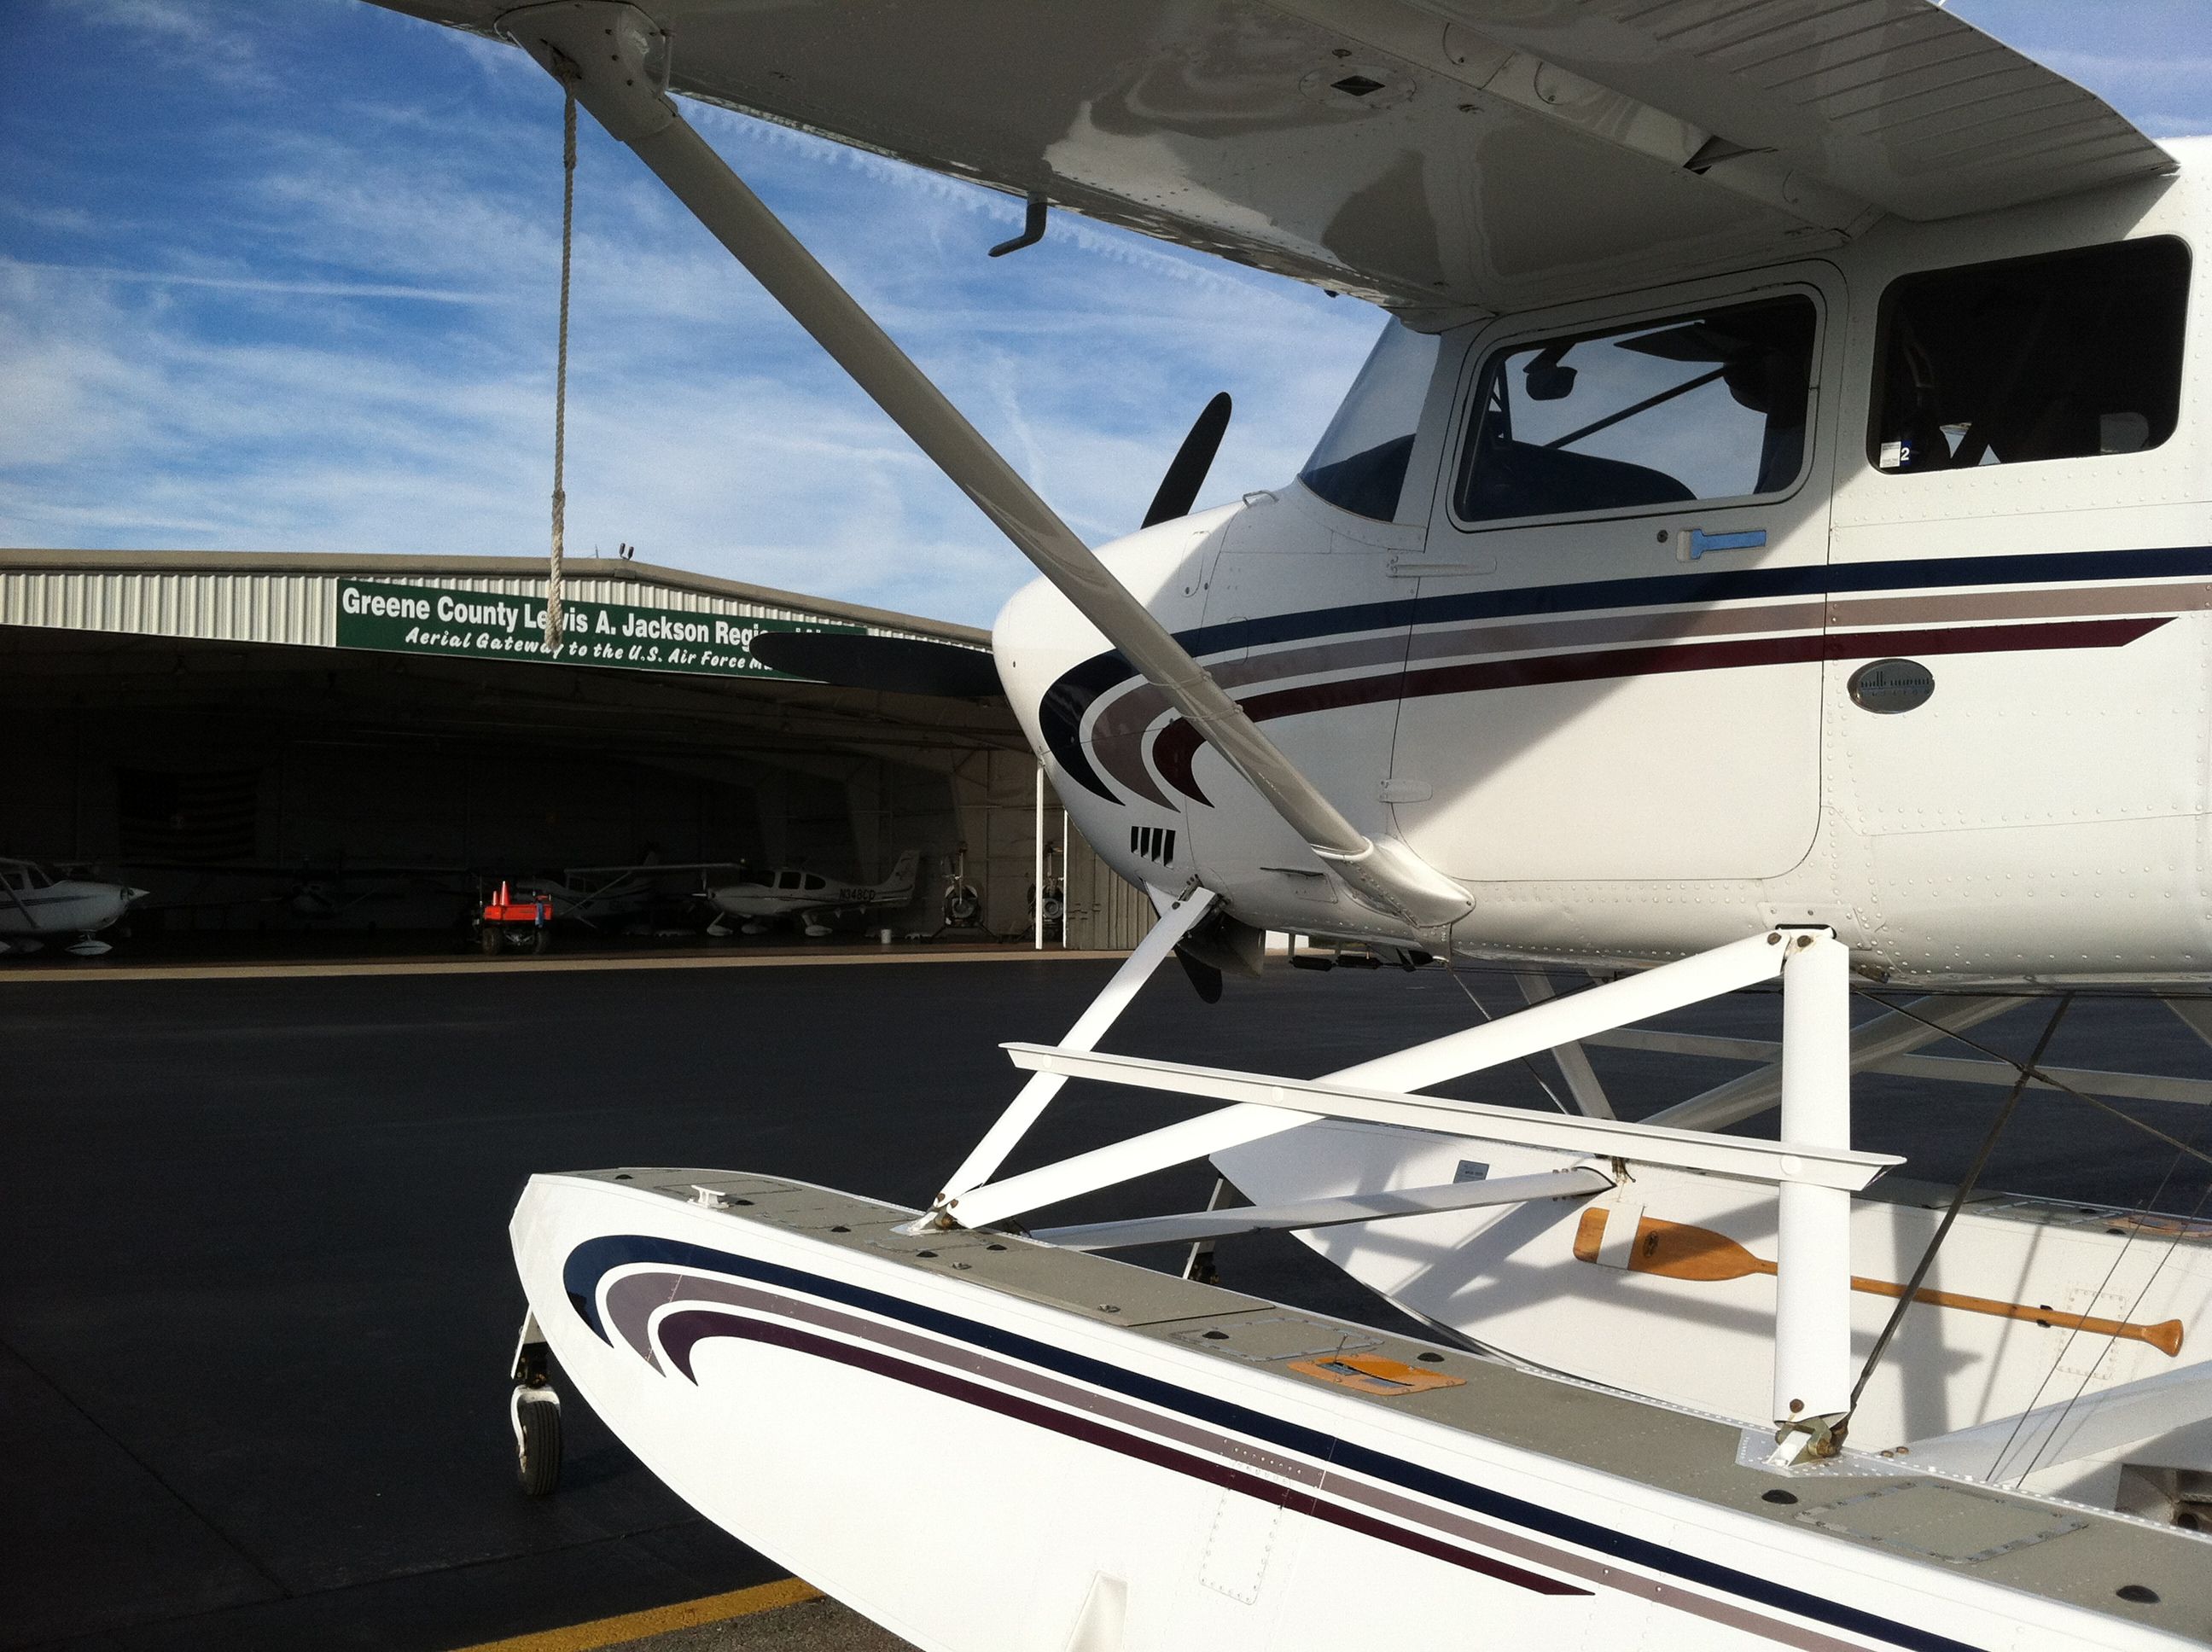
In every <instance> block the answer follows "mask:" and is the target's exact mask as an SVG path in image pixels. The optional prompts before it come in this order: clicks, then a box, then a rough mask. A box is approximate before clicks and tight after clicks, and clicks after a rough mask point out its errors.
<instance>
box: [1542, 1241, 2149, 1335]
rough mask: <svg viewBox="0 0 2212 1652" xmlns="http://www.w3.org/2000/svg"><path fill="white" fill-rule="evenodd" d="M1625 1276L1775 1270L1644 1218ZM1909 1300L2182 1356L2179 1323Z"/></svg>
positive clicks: (1583, 1252)
mask: <svg viewBox="0 0 2212 1652" xmlns="http://www.w3.org/2000/svg"><path fill="white" fill-rule="evenodd" d="M1608 1214H1609V1212H1607V1211H1605V1210H1602V1209H1592V1210H1588V1211H1584V1212H1583V1217H1582V1220H1581V1222H1580V1223H1579V1224H1577V1230H1576V1233H1575V1255H1576V1256H1577V1258H1578V1259H1580V1260H1583V1261H1585V1262H1595V1261H1596V1260H1598V1257H1599V1252H1600V1248H1601V1246H1602V1245H1603V1243H1604V1241H1605V1228H1606V1218H1607V1216H1608ZM1670 1240H1671V1241H1673V1242H1674V1247H1675V1252H1674V1254H1671V1255H1670V1254H1667V1251H1666V1249H1665V1247H1666V1246H1667V1244H1668V1241H1670ZM1628 1271H1629V1272H1632V1273H1654V1274H1656V1275H1658V1276H1659V1277H1660V1278H1665V1279H1686V1280H1690V1281H1692V1282H1694V1283H1697V1284H1700V1285H1711V1284H1717V1283H1719V1282H1722V1281H1723V1280H1728V1279H1740V1278H1744V1277H1745V1276H1746V1275H1747V1274H1752V1273H1765V1274H1769V1275H1771V1274H1772V1273H1774V1272H1775V1271H1776V1270H1775V1266H1774V1264H1773V1263H1771V1262H1770V1261H1768V1260H1766V1259H1765V1257H1764V1256H1760V1255H1757V1254H1754V1253H1753V1252H1752V1251H1749V1250H1747V1249H1746V1248H1744V1247H1743V1246H1741V1245H1739V1244H1738V1243H1736V1242H1735V1240H1733V1239H1731V1238H1729V1236H1727V1235H1725V1234H1721V1233H1715V1232H1714V1231H1713V1230H1711V1229H1710V1228H1699V1227H1692V1226H1691V1225H1690V1224H1687V1223H1686V1222H1667V1221H1662V1220H1661V1219H1659V1218H1656V1217H1650V1216H1646V1217H1643V1218H1639V1219H1638V1222H1637V1224H1636V1239H1635V1242H1633V1243H1632V1244H1631V1245H1630V1246H1629V1248H1628ZM1851 1289H1852V1290H1854V1291H1865V1292H1866V1293H1867V1294H1868V1295H1869V1296H1870V1297H1891V1298H1893V1299H1894V1298H1896V1297H1902V1296H1903V1295H1904V1294H1905V1287H1904V1286H1903V1285H1893V1284H1892V1283H1891V1282H1890V1281H1889V1280H1887V1279H1866V1278H1858V1277H1857V1276H1856V1275H1854V1276H1853V1278H1852V1279H1851ZM1912 1300H1913V1301H1915V1302H1919V1303H1927V1304H1928V1305H1929V1307H1930V1308H1950V1309H1958V1310H1959V1311H1960V1312H1962V1313H1967V1314H1989V1315H1994V1316H1996V1318H1998V1319H2008V1320H2026V1321H2029V1322H2030V1323H2032V1324H2035V1325H2046V1326H2053V1327H2057V1328H2058V1329H2060V1330H2066V1331H2085V1332H2087V1333H2088V1334H2090V1335H2091V1336H2098V1337H2121V1338H2124V1339H2127V1340H2128V1341H2130V1342H2147V1343H2148V1344H2149V1345H2151V1346H2152V1347H2154V1348H2155V1349H2157V1350H2158V1351H2160V1353H2162V1354H2164V1355H2166V1357H2167V1358H2169V1359H2171V1358H2172V1357H2175V1356H2176V1355H2178V1354H2179V1353H2180V1351H2181V1334H2182V1327H2181V1321H2179V1320H2164V1321H2160V1323H2158V1324H2156V1325H2135V1324H2131V1323H2130V1322H2129V1321H2125V1320H2107V1319H2099V1318H2097V1317H2096V1316H2095V1315H2091V1314H2066V1313H2061V1312H2059V1311H2058V1310H2057V1309H2051V1308H2039V1307H2030V1306H2029V1305H2028V1304H2027V1303H2017V1302H1998V1301H1996V1300H1993V1299H1992V1298H1990V1297H1966V1296H1960V1294H1959V1293H1958V1292H1956V1291H1914V1292H1913V1293H1912Z"/></svg>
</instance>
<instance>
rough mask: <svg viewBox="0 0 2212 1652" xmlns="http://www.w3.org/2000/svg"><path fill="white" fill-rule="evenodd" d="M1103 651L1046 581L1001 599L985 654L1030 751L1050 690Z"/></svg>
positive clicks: (1035, 744)
mask: <svg viewBox="0 0 2212 1652" xmlns="http://www.w3.org/2000/svg"><path fill="white" fill-rule="evenodd" d="M1107 646H1108V645H1107V642H1106V639H1105V638H1104V637H1103V636H1101V635H1099V634H1098V633H1097V630H1095V629H1093V628H1092V627H1091V623H1090V622H1089V621H1088V620H1086V619H1085V618H1084V617H1083V616H1081V615H1080V614H1079V613H1077V612H1076V611H1075V606H1074V604H1072V603H1070V602H1069V601H1068V600H1067V598H1065V597H1063V596H1062V595H1060V592H1058V591H1057V590H1055V589H1054V586H1053V585H1052V583H1051V581H1049V580H1030V582H1029V583H1028V584H1027V585H1025V586H1023V587H1022V588H1021V589H1020V590H1018V591H1017V592H1014V594H1013V595H1012V597H1010V598H1007V599H1006V606H1005V607H1004V608H1001V609H1000V610H999V616H998V618H997V619H996V620H994V622H993V623H992V625H991V653H992V656H993V658H994V659H996V660H997V661H998V664H999V679H1000V682H1002V683H1005V684H1006V698H1007V699H1008V700H1010V701H1012V703H1013V708H1014V714H1015V715H1016V716H1017V717H1018V718H1020V719H1021V722H1022V728H1023V732H1025V733H1026V734H1027V735H1028V736H1029V738H1030V745H1031V746H1032V747H1033V748H1036V749H1038V750H1042V739H1041V738H1040V736H1039V732H1038V716H1039V712H1040V708H1041V707H1042V703H1043V701H1044V697H1045V695H1047V694H1048V693H1049V692H1050V691H1051V689H1052V685H1053V684H1054V683H1056V682H1058V681H1059V680H1060V677H1062V676H1063V675H1065V674H1066V672H1067V671H1068V670H1069V669H1070V668H1072V667H1073V666H1074V665H1079V664H1080V663H1081V662H1082V661H1084V660H1085V659H1090V658H1091V656H1092V655H1093V654H1097V653H1101V652H1103V650H1104V649H1105V648H1106V647H1107Z"/></svg>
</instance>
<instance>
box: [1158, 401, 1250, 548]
mask: <svg viewBox="0 0 2212 1652" xmlns="http://www.w3.org/2000/svg"><path fill="white" fill-rule="evenodd" d="M1228 428H1229V392H1227V391H1222V392H1219V393H1218V394H1217V395H1216V396H1215V397H1214V398H1213V399H1212V401H1210V402H1208V403H1207V404H1206V406H1205V407H1204V408H1203V409H1202V410H1200V413H1199V416H1198V419H1197V422H1195V423H1194V424H1193V425H1192V426H1191V427H1190V434H1188V435H1187V436H1185V437H1184V438H1183V439H1182V446H1180V447H1178V448H1176V456H1175V459H1174V461H1173V462H1172V463H1170V465H1169V466H1168V473H1167V474H1166V475H1165V476H1164V477H1161V478H1160V489H1159V491H1158V493H1156V494H1154V495H1152V506H1151V508H1149V509H1148V510H1146V513H1145V519H1144V523H1143V525H1144V526H1146V527H1148V528H1149V527H1155V526H1157V525H1159V524H1160V523H1162V522H1172V521H1174V520H1175V519H1176V518H1177V517H1178V516H1188V515H1189V514H1190V507H1192V506H1193V505H1194V504H1196V503H1197V502H1198V490H1199V489H1200V488H1203V487H1204V486H1205V485H1206V472H1207V471H1210V470H1212V468H1213V456H1214V454H1215V453H1217V452H1219V451H1220V449H1221V438H1222V434H1223V433H1224V432H1225V431H1226V430H1227V429H1228Z"/></svg>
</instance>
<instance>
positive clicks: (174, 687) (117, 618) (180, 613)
mask: <svg viewBox="0 0 2212 1652" xmlns="http://www.w3.org/2000/svg"><path fill="white" fill-rule="evenodd" d="M545 578H546V568H545V563H544V561H543V560H542V559H540V558H538V557H534V556H533V557H505V556H501V557H495V556H341V555H323V554H292V553H284V552H262V551H173V550H0V678H4V679H5V680H6V683H7V692H8V694H9V695H11V696H13V697H14V698H15V701H17V703H19V704H21V705H23V706H26V707H28V706H31V705H33V704H36V705H39V706H45V707H54V708H63V707H80V708H81V707H90V706H95V705H99V706H115V707H139V708H144V707H150V706H161V707H170V708H174V707H176V706H179V705H181V704H183V703H185V701H190V702H191V703H192V704H195V705H200V706H204V707H205V708H209V709H211V710H221V711H222V713H223V714H224V715H226V716H237V715H240V714H245V713H246V712H249V711H250V712H251V713H252V714H254V715H272V716H273V715H294V714H296V715H299V716H301V717H306V718H307V719H309V720H312V721H314V722H316V723H318V724H319V725H325V726H337V725H340V724H343V725H346V726H355V725H358V726H360V727H361V728H362V729H368V730H384V731H386V732H404V733H405V734H406V735H407V736H408V737H409V738H418V737H429V736H432V735H440V736H443V735H454V736H459V735H460V734H464V733H467V732H484V731H486V730H493V731H498V732H501V733H503V734H507V735H512V736H514V737H516V738H523V737H526V736H530V735H532V734H543V735H544V736H546V737H547V738H551V739H554V740H556V741H558V742H559V743H561V744H564V745H568V746H576V745H579V744H591V743H592V742H594V741H599V742H604V743H606V744H611V745H615V746H619V747H621V748H622V749H623V750H629V751H632V752H637V753H642V752H644V751H646V750H648V749H650V750H661V751H665V752H671V753H675V754H678V755H679V756H682V755H683V754H691V755H692V756H696V755H697V754H700V753H714V754H720V755H723V756H727V755H730V754H733V753H738V752H740V751H743V752H750V753H753V754H755V755H765V754H768V753H770V752H778V753H785V754H805V753H816V754H819V753H821V752H823V751H825V750H843V751H848V752H849V751H871V752H877V753H881V754H885V755H890V754H893V753H896V754H902V757H903V759H904V760H907V761H924V760H925V754H929V753H937V754H948V753H949V754H958V753H961V752H974V751H991V750H1003V751H1026V750H1027V743H1026V742H1025V741H1024V738H1023V736H1022V732H1021V729H1020V727H1019V726H1018V724H1017V723H1016V722H1015V720H1014V716H1013V714H1012V711H1011V710H1010V709H1009V708H1008V707H1007V705H1006V701H1003V700H1000V699H990V700H954V699H944V698H939V697H937V696H934V695H912V694H896V693H889V692H884V691H879V690H876V689H854V688H840V687H834V686H831V685H829V684H827V683H816V682H811V681H808V680H805V679H802V678H797V677H786V676H784V675H782V674H781V673H780V672H776V671H770V670H769V669H767V668H766V667H764V666H763V665H760V664H759V663H758V662H757V660H754V659H752V658H751V656H750V635H751V634H752V632H753V631H754V630H756V629H759V628H761V627H763V626H765V627H769V628H776V627H797V628H802V629H822V628H837V627H853V628H856V629H866V630H868V631H871V632H873V633H876V634H878V635H890V636H909V637H921V638H924V639H927V640H929V641H939V642H947V643H952V644H955V645H959V646H964V647H974V648H978V649H981V648H987V647H988V646H989V642H990V639H989V635H988V634H987V633H986V632H984V631H981V630H979V629H976V628H975V627H974V626H969V625H953V624H949V623H945V622H944V621H941V620H932V619H923V618H921V617H919V616H915V615H912V614H897V613H892V612H890V611H889V610H884V609H878V608H867V607H862V606H860V605H859V604H853V603H845V602H837V601H834V600H832V599H830V598H825V597H810V596H803V595H800V594H799V593H797V592H789V591H775V590H769V589H768V588H766V587H764V586H751V585H744V584H741V583H739V582H738V581H737V580H718V579H714V578H711V577H709V576H708V575H706V574H692V573H687V572H684V570H682V569H678V568H658V567H654V566H653V565H652V564H650V563H643V562H621V561H617V560H614V559H611V558H595V557H578V558H573V559H571V560H570V561H569V562H568V567H567V568H566V570H565V578H564V580H563V582H562V583H563V591H564V601H565V603H566V604H567V611H568V625H569V627H570V628H571V629H570V633H569V634H570V635H571V637H572V638H573V639H574V641H573V642H572V646H571V648H570V650H569V653H568V655H566V656H564V658H563V659H562V660H561V661H560V662H559V665H558V666H557V667H556V668H555V669H553V670H551V671H549V670H547V669H546V668H547V665H549V663H550V662H548V661H546V660H544V659H543V658H541V657H539V656H540V655H541V653H542V649H541V647H540V644H539V642H538V637H539V635H541V633H540V631H539V629H538V627H539V626H540V625H541V623H542V621H541V618H540V616H541V615H542V604H543V602H544V592H545ZM349 593H350V599H349ZM373 598H382V608H383V610H384V611H374V610H375V609H376V608H377V604H376V603H375V602H374V601H373V600H372V599H373ZM441 598H442V599H444V601H445V604H446V606H447V610H448V612H451V611H452V610H455V609H456V608H458V609H459V610H465V618H461V619H453V618H449V617H448V613H441V611H440V601H441ZM395 599H398V602H397V603H396V602H395ZM403 606H404V615H402V616H398V617H395V616H394V612H395V610H396V609H398V608H400V607H403ZM349 609H350V610H352V611H351V612H349V611H348V610H349ZM695 639H696V640H695ZM303 684H305V685H308V686H307V687H302V686H301V685H303ZM309 688H312V690H313V691H312V692H309V691H308V689H309Z"/></svg>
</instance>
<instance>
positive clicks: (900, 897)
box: [876, 849, 921, 906]
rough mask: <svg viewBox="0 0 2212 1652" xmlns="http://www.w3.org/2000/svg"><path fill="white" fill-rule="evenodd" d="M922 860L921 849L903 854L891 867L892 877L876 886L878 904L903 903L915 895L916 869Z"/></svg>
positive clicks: (910, 850) (906, 851)
mask: <svg viewBox="0 0 2212 1652" xmlns="http://www.w3.org/2000/svg"><path fill="white" fill-rule="evenodd" d="M920 863H921V850H920V849H908V850H905V851H903V852H902V853H901V854H900V855H899V858H898V859H897V860H896V862H895V863H893V865H892V866H891V875H890V877H889V878H885V879H884V881H883V882H882V883H880V884H877V885H876V902H877V904H878V905H880V906H890V905H893V904H899V903H903V902H905V901H907V900H908V898H909V897H910V896H912V895H913V894H914V873H915V866H917V865H919V864H920Z"/></svg>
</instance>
